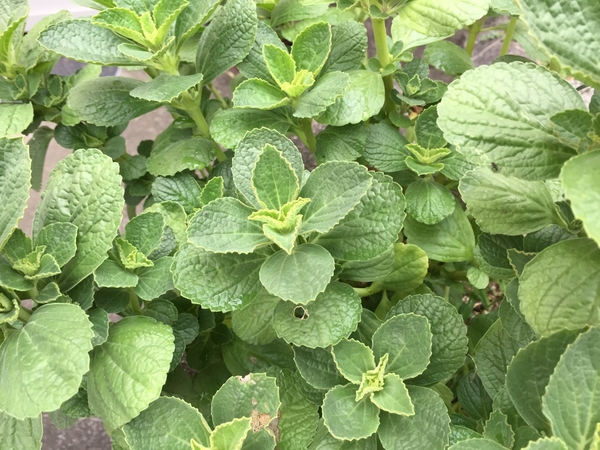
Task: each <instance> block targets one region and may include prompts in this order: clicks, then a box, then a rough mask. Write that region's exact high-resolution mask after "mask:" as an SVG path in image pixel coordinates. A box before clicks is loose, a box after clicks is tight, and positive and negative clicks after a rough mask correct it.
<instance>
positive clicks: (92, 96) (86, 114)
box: [68, 77, 160, 127]
mask: <svg viewBox="0 0 600 450" xmlns="http://www.w3.org/2000/svg"><path fill="white" fill-rule="evenodd" d="M142 85H144V82H142V81H139V80H135V79H133V78H125V77H101V78H96V79H94V80H89V81H86V82H84V83H81V84H78V85H77V86H75V87H74V88H73V89H71V91H70V93H69V98H68V105H69V107H70V108H71V109H72V110H73V111H75V113H76V114H77V116H78V117H80V118H81V120H84V121H86V122H88V123H91V124H94V125H99V126H107V127H110V126H115V125H121V124H123V123H126V122H129V121H130V120H131V119H135V118H136V117H139V116H141V115H143V114H146V113H148V112H150V111H154V110H155V109H156V108H158V107H159V106H160V103H158V102H149V101H147V100H143V99H136V98H134V97H132V96H131V95H130V92H131V91H133V90H134V89H135V88H138V87H140V86H142Z"/></svg>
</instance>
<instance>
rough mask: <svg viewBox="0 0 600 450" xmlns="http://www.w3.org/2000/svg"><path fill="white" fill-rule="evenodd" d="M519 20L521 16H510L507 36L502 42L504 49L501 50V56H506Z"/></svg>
mask: <svg viewBox="0 0 600 450" xmlns="http://www.w3.org/2000/svg"><path fill="white" fill-rule="evenodd" d="M518 20H519V18H518V17H517V16H514V17H511V18H510V22H509V23H508V28H507V29H506V37H505V38H504V43H503V44H502V50H500V56H504V55H506V54H507V53H508V50H509V49H510V43H511V42H512V39H513V36H514V34H515V30H516V29H517V21H518Z"/></svg>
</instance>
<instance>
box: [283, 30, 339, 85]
mask: <svg viewBox="0 0 600 450" xmlns="http://www.w3.org/2000/svg"><path fill="white" fill-rule="evenodd" d="M330 50H331V27H330V26H329V24H328V23H325V22H317V23H314V24H312V25H310V26H308V27H306V28H305V29H304V30H302V31H301V32H300V34H298V36H296V39H294V44H293V45H292V51H291V54H292V58H293V59H294V62H295V63H296V70H297V71H301V70H307V71H308V72H310V73H312V74H313V75H314V76H315V78H316V77H317V76H318V75H319V73H320V72H321V69H322V68H323V66H324V65H325V61H327V58H328V56H329V52H330Z"/></svg>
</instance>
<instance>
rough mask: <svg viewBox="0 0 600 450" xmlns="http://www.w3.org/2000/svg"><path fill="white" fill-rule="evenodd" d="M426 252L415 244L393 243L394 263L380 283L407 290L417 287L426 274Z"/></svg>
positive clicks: (427, 262) (387, 286) (397, 289)
mask: <svg viewBox="0 0 600 450" xmlns="http://www.w3.org/2000/svg"><path fill="white" fill-rule="evenodd" d="M428 269H429V260H428V259H427V254H426V253H425V252H424V251H423V250H421V249H420V248H419V247H417V246H416V245H411V244H403V243H401V242H398V243H396V244H394V263H393V268H392V271H391V273H390V274H388V275H385V276H384V278H383V280H381V283H382V285H383V287H384V288H385V289H389V290H392V291H402V292H407V291H410V290H412V289H415V288H417V287H419V286H420V285H421V284H422V283H423V279H424V278H425V276H426V275H427V270H428Z"/></svg>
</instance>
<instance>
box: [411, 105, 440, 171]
mask: <svg viewBox="0 0 600 450" xmlns="http://www.w3.org/2000/svg"><path fill="white" fill-rule="evenodd" d="M437 120H438V112H437V106H430V107H429V108H427V109H426V110H424V111H423V112H422V113H421V114H419V117H418V118H417V121H416V123H415V134H416V135H417V142H418V143H419V145H420V146H422V147H424V148H427V149H433V148H443V147H445V146H446V144H447V142H446V140H445V139H444V133H443V132H442V130H440V128H439V127H438V126H437ZM444 162H445V161H444Z"/></svg>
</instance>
